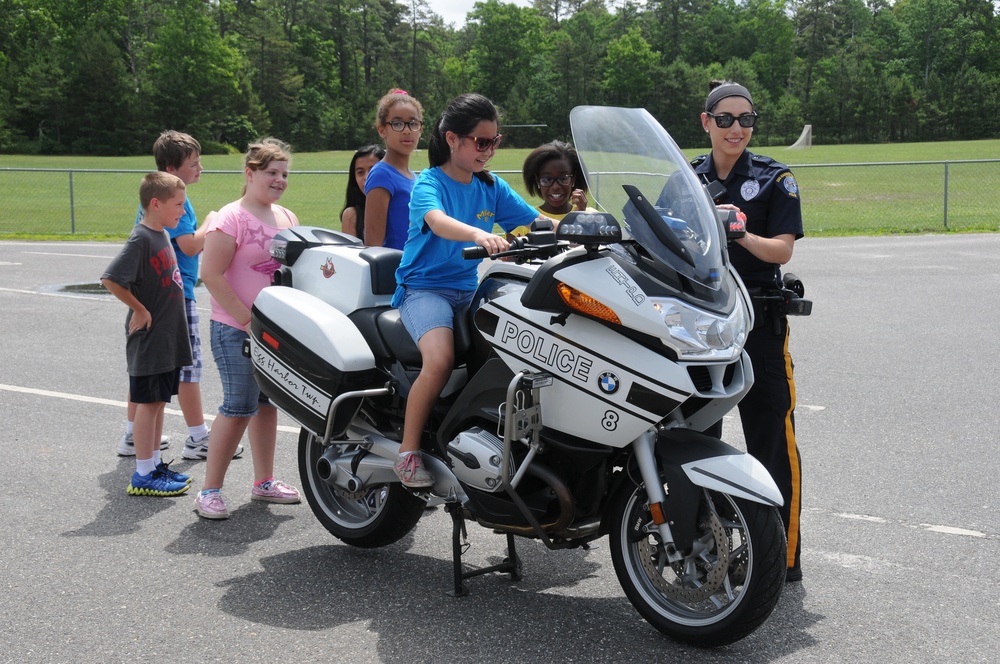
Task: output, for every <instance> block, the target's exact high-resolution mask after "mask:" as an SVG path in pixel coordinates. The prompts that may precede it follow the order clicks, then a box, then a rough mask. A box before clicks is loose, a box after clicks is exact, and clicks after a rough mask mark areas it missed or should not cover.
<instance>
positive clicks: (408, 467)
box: [392, 452, 434, 489]
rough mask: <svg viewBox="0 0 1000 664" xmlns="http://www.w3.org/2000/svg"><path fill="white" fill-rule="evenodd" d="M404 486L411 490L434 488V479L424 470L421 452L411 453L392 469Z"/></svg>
mask: <svg viewBox="0 0 1000 664" xmlns="http://www.w3.org/2000/svg"><path fill="white" fill-rule="evenodd" d="M392 469H393V470H395V471H396V477H398V478H399V481H400V482H402V483H403V486H405V487H409V488H411V489H426V488H427V487H431V486H434V478H433V477H432V476H431V474H430V473H428V472H427V471H426V470H424V462H423V459H422V458H421V457H420V452H410V453H409V454H407V455H406V456H404V457H403V458H402V459H400V460H399V461H397V462H396V465H394V466H393V467H392Z"/></svg>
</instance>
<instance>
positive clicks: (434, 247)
mask: <svg viewBox="0 0 1000 664" xmlns="http://www.w3.org/2000/svg"><path fill="white" fill-rule="evenodd" d="M498 122H499V113H498V112H497V109H496V107H495V106H494V105H493V102H491V101H490V100H489V99H487V98H486V97H483V96H482V95H479V94H464V95H460V96H458V97H456V98H455V99H453V100H452V101H451V102H450V103H449V104H448V106H447V108H445V110H444V112H443V113H442V114H441V119H440V120H439V121H438V122H437V123H436V124H435V125H434V130H433V132H432V133H431V139H430V145H429V146H428V148H427V153H428V157H429V159H430V168H427V169H425V170H423V171H421V172H420V175H419V176H418V177H417V181H416V183H415V184H414V186H413V193H412V195H411V197H410V228H409V235H408V236H407V239H406V246H405V247H404V248H403V258H402V261H401V263H400V265H399V269H398V270H396V282H397V288H396V292H395V294H394V296H393V299H392V306H394V307H398V308H399V313H400V318H401V319H402V321H403V325H404V326H405V327H406V329H407V331H408V332H409V333H410V335H411V336H412V337H413V339H414V341H416V343H417V347H418V348H419V349H420V354H421V356H422V358H423V359H422V366H421V369H420V374H419V376H418V377H417V379H416V381H414V383H413V387H412V388H411V389H410V394H409V396H408V397H407V401H406V413H405V419H404V421H403V441H402V444H401V445H400V448H399V451H400V456H399V460H398V461H397V463H396V466H395V470H396V474H397V476H398V477H399V479H400V481H401V482H402V483H403V485H404V486H408V487H412V488H423V487H428V486H431V485H432V484H433V482H434V480H433V478H432V477H431V475H430V473H428V472H427V471H426V469H424V467H423V462H422V460H421V457H420V441H421V437H422V434H423V432H424V428H425V425H426V424H427V420H428V418H429V416H430V413H431V410H432V409H433V407H434V404H435V402H436V401H437V399H438V397H439V396H440V394H441V390H442V389H444V386H445V384H446V383H447V381H448V379H449V378H450V377H451V371H452V368H453V366H454V364H455V348H454V346H455V343H454V342H455V336H454V331H453V329H454V327H453V326H454V320H455V317H456V315H464V312H465V309H466V308H467V307H468V305H469V303H470V302H471V300H472V295H473V293H474V292H475V289H476V285H477V283H478V271H477V268H478V266H479V263H480V261H476V260H464V259H463V258H462V249H463V248H465V247H469V246H472V245H478V246H480V247H484V248H485V249H486V250H487V251H488V252H489V253H490V254H491V255H492V254H495V253H497V252H498V251H503V250H505V249H507V247H508V243H507V240H506V239H505V238H503V237H501V236H499V235H494V234H493V233H492V232H491V231H492V229H493V225H494V224H497V225H499V226H500V227H501V228H502V229H503V230H504V231H506V232H510V231H512V230H514V229H515V228H517V227H518V226H524V225H527V224H530V223H531V222H532V221H534V220H535V219H537V218H539V217H540V215H539V213H538V211H537V210H535V209H534V208H533V207H531V205H529V204H528V203H526V202H525V201H524V199H523V198H521V197H520V196H519V195H518V194H517V193H516V192H515V191H514V190H513V189H511V187H510V185H508V184H507V183H506V182H504V181H503V180H502V179H500V178H499V177H496V176H495V175H493V174H491V173H490V172H489V171H487V170H486V166H487V164H488V163H489V161H490V159H491V158H492V157H493V155H494V154H495V152H496V149H497V147H499V145H500V141H501V138H502V137H501V135H500V133H499V127H498ZM555 223H558V222H555Z"/></svg>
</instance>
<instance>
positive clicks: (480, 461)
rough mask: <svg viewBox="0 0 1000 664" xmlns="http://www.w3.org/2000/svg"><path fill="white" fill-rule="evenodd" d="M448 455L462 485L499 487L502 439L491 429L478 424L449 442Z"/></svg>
mask: <svg viewBox="0 0 1000 664" xmlns="http://www.w3.org/2000/svg"><path fill="white" fill-rule="evenodd" d="M448 456H450V457H451V459H452V461H453V462H454V468H453V472H454V473H455V477H457V478H458V479H459V481H460V482H462V484H465V485H468V486H471V487H473V488H476V489H480V490H482V491H491V492H492V491H499V490H500V465H501V462H502V460H503V441H502V440H500V439H499V438H497V437H496V436H495V435H493V434H492V433H490V432H489V431H487V430H485V429H482V428H480V427H475V428H472V429H469V430H468V431H463V432H462V433H460V434H458V436H456V437H455V439H454V440H452V441H451V442H450V443H448ZM511 471H513V469H511ZM508 479H509V478H508Z"/></svg>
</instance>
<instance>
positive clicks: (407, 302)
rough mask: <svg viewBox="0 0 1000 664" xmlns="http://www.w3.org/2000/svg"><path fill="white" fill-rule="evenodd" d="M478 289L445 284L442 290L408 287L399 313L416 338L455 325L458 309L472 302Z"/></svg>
mask: <svg viewBox="0 0 1000 664" xmlns="http://www.w3.org/2000/svg"><path fill="white" fill-rule="evenodd" d="M474 294H475V291H468V290H455V289H453V288H442V289H440V290H415V289H413V288H407V289H406V295H404V296H403V303H402V304H400V305H399V317H400V318H401V319H402V321H403V325H404V326H405V327H406V331H407V332H409V333H410V336H411V337H413V339H414V341H416V342H417V343H419V342H420V337H422V336H424V335H425V334H426V333H427V332H429V331H431V330H433V329H434V328H436V327H447V328H448V329H450V330H453V329H455V312H456V311H458V310H459V309H461V308H463V307H465V306H468V304H469V303H470V302H472V296H473V295H474Z"/></svg>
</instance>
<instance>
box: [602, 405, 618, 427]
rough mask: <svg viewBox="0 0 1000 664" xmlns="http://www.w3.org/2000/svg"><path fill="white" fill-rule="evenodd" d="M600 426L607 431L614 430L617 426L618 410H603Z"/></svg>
mask: <svg viewBox="0 0 1000 664" xmlns="http://www.w3.org/2000/svg"><path fill="white" fill-rule="evenodd" d="M601 426H602V427H604V428H605V430H607V431H614V430H615V429H617V428H618V411H616V410H606V411H604V419H603V420H601Z"/></svg>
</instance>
